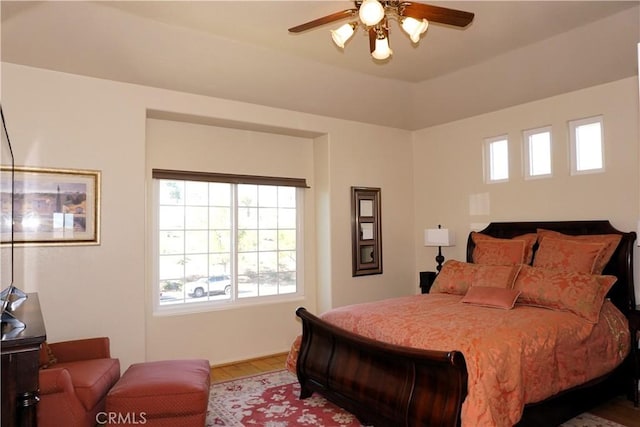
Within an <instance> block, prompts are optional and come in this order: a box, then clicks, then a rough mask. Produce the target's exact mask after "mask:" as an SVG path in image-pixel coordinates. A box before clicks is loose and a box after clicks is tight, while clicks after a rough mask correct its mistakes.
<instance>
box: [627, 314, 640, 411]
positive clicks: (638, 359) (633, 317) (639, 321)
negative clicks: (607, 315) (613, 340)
mask: <svg viewBox="0 0 640 427" xmlns="http://www.w3.org/2000/svg"><path fill="white" fill-rule="evenodd" d="M629 329H630V330H631V344H632V346H631V363H632V364H633V367H632V368H633V404H634V406H635V407H638V404H639V403H640V396H639V394H640V393H638V385H639V384H640V349H639V348H638V346H640V305H637V306H636V309H635V310H631V312H629Z"/></svg>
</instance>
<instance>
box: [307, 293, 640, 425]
mask: <svg viewBox="0 0 640 427" xmlns="http://www.w3.org/2000/svg"><path fill="white" fill-rule="evenodd" d="M461 299H462V297H461V296H458V295H449V294H424V295H414V296H410V297H401V298H393V299H388V300H384V301H377V302H373V303H364V304H357V305H351V306H345V307H340V308H337V309H333V310H330V311H328V312H326V313H324V314H323V315H321V316H320V317H321V318H322V319H323V320H325V321H327V322H329V323H331V324H333V325H336V326H338V327H340V328H342V329H346V330H349V331H352V332H354V333H356V334H359V335H363V336H365V337H368V338H372V339H375V340H378V341H383V342H386V343H390V344H395V345H399V346H405V347H413V348H422V349H431V350H439V351H452V350H459V351H460V352H462V354H463V355H464V358H465V361H466V364H467V371H468V395H467V398H466V399H465V401H464V403H463V405H462V414H461V418H462V426H463V427H482V426H487V427H489V426H495V427H507V426H513V425H514V424H515V423H517V422H518V421H519V420H520V418H521V416H522V410H523V406H524V404H525V403H532V402H538V401H541V400H544V399H546V398H548V397H550V396H552V395H554V394H556V393H558V392H560V391H561V390H564V389H567V388H570V387H572V386H575V385H578V384H581V383H584V382H586V381H588V380H590V379H593V378H597V377H599V376H601V375H604V374H605V373H607V372H609V371H611V370H612V369H613V368H615V367H616V366H618V365H619V364H620V363H621V362H622V361H623V360H624V358H625V356H626V355H627V353H628V352H629V351H630V336H629V327H628V322H627V319H626V318H625V317H624V315H623V314H622V313H620V311H619V310H618V309H616V308H615V306H614V305H613V304H611V303H610V302H609V301H605V303H604V305H603V308H602V311H601V313H600V320H599V322H598V323H597V324H595V325H594V324H592V323H589V322H587V321H585V320H584V319H582V318H580V317H578V316H576V315H575V314H572V313H570V312H563V311H554V310H549V309H545V308H539V307H530V306H522V305H516V307H515V308H514V309H512V310H502V309H495V308H487V307H479V306H474V305H468V304H463V303H461V302H460V300H461Z"/></svg>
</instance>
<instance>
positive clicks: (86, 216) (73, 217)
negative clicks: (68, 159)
mask: <svg viewBox="0 0 640 427" xmlns="http://www.w3.org/2000/svg"><path fill="white" fill-rule="evenodd" d="M0 173H2V174H9V173H11V168H9V167H2V168H0ZM13 173H14V179H13V183H14V184H13V215H12V217H13V236H11V231H10V230H11V229H10V227H8V226H7V224H5V219H6V218H11V215H7V212H4V211H5V210H6V209H5V206H9V205H10V204H8V203H2V205H1V209H0V213H1V214H2V218H3V220H2V223H1V224H0V240H1V243H2V244H10V242H11V240H12V237H13V243H14V245H16V246H60V245H99V244H100V178H101V176H100V175H101V173H100V171H96V170H81V169H45V168H36V167H26V166H16V167H15V168H14V169H13ZM0 182H10V181H9V180H0ZM0 194H1V196H2V200H6V198H7V197H11V189H9V188H0Z"/></svg>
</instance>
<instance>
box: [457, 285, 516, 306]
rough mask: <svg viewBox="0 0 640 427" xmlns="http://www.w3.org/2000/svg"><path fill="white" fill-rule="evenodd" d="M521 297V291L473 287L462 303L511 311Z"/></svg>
mask: <svg viewBox="0 0 640 427" xmlns="http://www.w3.org/2000/svg"><path fill="white" fill-rule="evenodd" d="M519 295H520V291H518V290H516V289H505V288H494V287H486V286H472V287H470V288H469V290H468V291H467V293H466V294H465V296H464V297H463V298H462V300H461V301H462V302H464V303H467V304H471V305H479V306H482V307H492V308H503V309H506V310H510V309H512V308H513V306H514V305H515V304H516V300H517V299H518V296H519Z"/></svg>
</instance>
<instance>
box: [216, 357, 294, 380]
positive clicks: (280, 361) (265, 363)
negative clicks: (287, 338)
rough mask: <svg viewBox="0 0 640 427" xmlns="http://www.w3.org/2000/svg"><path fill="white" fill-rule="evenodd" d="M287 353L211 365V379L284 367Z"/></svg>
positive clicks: (252, 373)
mask: <svg viewBox="0 0 640 427" xmlns="http://www.w3.org/2000/svg"><path fill="white" fill-rule="evenodd" d="M286 360H287V353H281V354H274V355H273V356H266V357H260V358H257V359H250V360H244V361H241V362H237V363H230V364H226V365H219V366H212V367H211V381H212V382H214V383H215V382H221V381H229V380H232V379H234V378H240V377H246V376H249V375H256V374H261V373H263V372H269V371H277V370H280V369H284V363H285V361H286Z"/></svg>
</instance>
